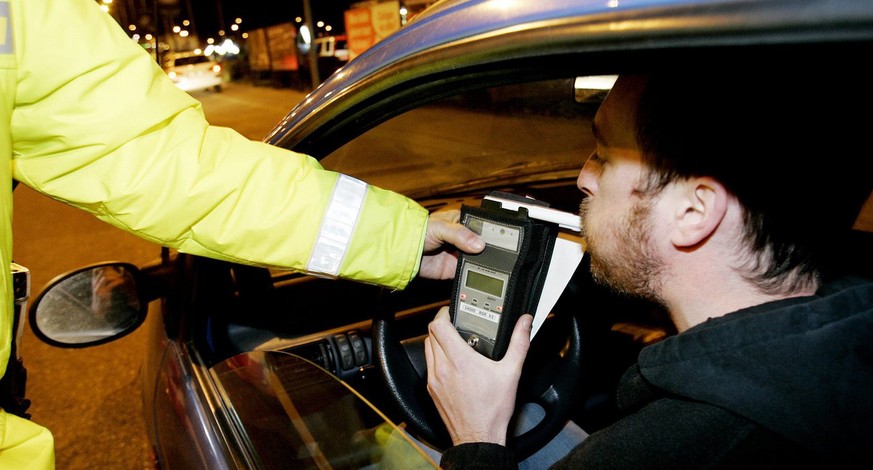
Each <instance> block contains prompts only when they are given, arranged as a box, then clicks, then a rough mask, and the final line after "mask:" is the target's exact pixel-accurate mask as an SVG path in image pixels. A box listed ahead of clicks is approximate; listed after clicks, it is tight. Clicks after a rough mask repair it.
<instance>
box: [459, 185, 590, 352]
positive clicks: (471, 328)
mask: <svg viewBox="0 0 873 470" xmlns="http://www.w3.org/2000/svg"><path fill="white" fill-rule="evenodd" d="M461 223H463V224H464V225H465V226H466V227H468V228H469V229H470V230H472V231H473V232H475V233H477V234H478V235H479V236H480V237H481V238H482V239H483V240H484V241H485V249H484V250H482V252H480V253H477V254H467V253H461V254H460V255H459V257H458V268H457V271H456V273H455V281H454V287H453V289H452V300H451V303H450V304H449V313H450V316H451V319H452V323H453V324H454V325H455V328H457V330H458V332H459V333H460V334H461V336H462V337H463V338H464V340H465V341H467V344H469V345H470V346H471V347H473V348H474V349H476V350H477V351H479V352H480V353H482V354H483V355H485V356H487V357H490V358H492V359H496V360H499V359H501V358H502V357H503V355H504V354H505V353H506V349H507V347H508V345H509V339H510V337H511V335H512V330H513V328H514V327H515V324H516V322H517V321H518V318H519V317H520V316H521V315H523V314H525V313H530V314H534V312H535V310H536V307H537V304H538V301H539V298H540V293H541V292H542V289H543V286H544V283H545V281H546V277H547V272H548V269H549V264H550V261H551V258H552V251H553V249H554V246H555V240H556V239H557V236H558V231H559V228H561V227H564V228H568V227H569V228H573V229H574V230H578V225H579V219H578V216H577V215H575V214H570V213H567V212H561V211H557V210H554V209H550V208H549V207H548V204H546V203H543V202H541V201H537V200H535V199H531V198H527V197H523V196H518V195H514V194H509V193H502V192H494V193H491V194H489V195H488V196H486V197H485V199H484V200H483V201H482V204H481V205H480V207H472V206H467V205H464V206H463V207H462V208H461Z"/></svg>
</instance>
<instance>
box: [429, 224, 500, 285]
mask: <svg viewBox="0 0 873 470" xmlns="http://www.w3.org/2000/svg"><path fill="white" fill-rule="evenodd" d="M460 219H461V211H459V210H447V211H440V212H434V213H432V214H431V215H430V217H429V218H428V220H427V234H426V235H425V239H424V250H423V251H424V254H423V256H422V257H421V267H420V268H419V271H418V275H419V276H421V277H426V278H429V279H451V278H453V277H454V276H455V269H456V268H457V266H458V257H457V256H456V255H455V254H454V253H451V252H450V251H448V250H446V247H445V246H444V245H446V244H447V243H448V244H450V245H454V246H455V247H457V248H458V249H460V250H461V251H464V252H466V253H479V252H480V251H482V250H483V249H484V248H485V242H484V241H482V239H481V238H479V236H478V235H476V234H475V233H474V232H473V231H471V230H470V229H468V228H467V227H464V226H463V225H462V224H461V223H459V222H458V221H459V220H460Z"/></svg>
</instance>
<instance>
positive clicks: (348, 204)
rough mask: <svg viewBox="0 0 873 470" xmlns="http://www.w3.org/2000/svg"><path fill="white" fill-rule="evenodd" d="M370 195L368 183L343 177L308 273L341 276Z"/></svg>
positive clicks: (334, 194)
mask: <svg viewBox="0 0 873 470" xmlns="http://www.w3.org/2000/svg"><path fill="white" fill-rule="evenodd" d="M366 194H367V183H364V182H363V181H361V180H358V179H355V178H352V177H351V176H347V175H340V176H339V178H338V179H337V182H336V186H334V188H333V194H332V195H331V197H330V204H328V206H327V211H325V214H324V220H322V221H321V230H320V231H319V233H318V238H317V239H316V240H315V246H314V247H313V248H312V255H311V256H310V257H309V264H307V266H306V270H307V271H309V272H310V273H312V274H324V275H327V276H333V277H336V276H337V275H338V274H339V269H340V265H341V264H342V261H343V258H344V257H345V255H346V251H347V250H348V249H349V243H350V242H351V240H352V233H354V231H355V224H356V223H357V221H358V215H359V214H360V213H361V208H362V207H363V206H364V196H365V195H366Z"/></svg>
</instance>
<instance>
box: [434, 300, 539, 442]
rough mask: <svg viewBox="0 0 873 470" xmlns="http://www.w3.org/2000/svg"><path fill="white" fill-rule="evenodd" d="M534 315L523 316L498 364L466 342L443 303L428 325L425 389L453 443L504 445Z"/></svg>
mask: <svg viewBox="0 0 873 470" xmlns="http://www.w3.org/2000/svg"><path fill="white" fill-rule="evenodd" d="M532 322H533V317H532V316H530V315H522V316H521V318H520V319H519V320H518V323H516V325H515V329H514V330H513V332H512V339H511V340H510V342H509V349H508V350H507V351H506V355H505V356H503V359H501V360H500V361H499V362H495V361H492V360H491V359H489V358H487V357H485V356H483V355H481V354H479V353H478V352H476V350H474V349H473V348H471V347H470V346H468V345H467V343H466V342H465V341H464V340H463V338H461V335H459V334H458V331H457V330H456V329H455V326H454V325H452V322H451V321H450V319H449V309H448V307H443V308H442V309H440V311H439V313H438V314H437V316H436V318H434V320H433V321H432V322H431V323H430V325H429V327H428V331H429V332H430V335H429V336H428V337H427V338H426V339H425V341H424V353H425V358H426V359H427V391H428V393H430V396H431V398H433V401H434V403H435V404H436V407H437V410H439V412H440V416H441V417H442V419H443V422H444V423H446V427H447V428H448V430H449V435H450V436H451V437H452V443H453V444H455V445H458V444H464V443H468V442H490V443H494V444H500V445H506V432H507V428H508V426H509V420H510V418H512V412H513V410H514V408H515V395H516V392H517V390H518V380H519V377H520V376H521V368H522V365H523V364H524V358H525V356H527V351H528V348H529V347H530V329H531V323H532Z"/></svg>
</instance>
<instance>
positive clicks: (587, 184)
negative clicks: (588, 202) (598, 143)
mask: <svg viewBox="0 0 873 470" xmlns="http://www.w3.org/2000/svg"><path fill="white" fill-rule="evenodd" d="M593 166H594V163H592V162H591V157H588V160H586V161H585V164H584V165H582V169H581V170H580V171H579V177H578V178H576V187H577V188H579V190H580V191H582V192H583V193H585V194H587V195H589V196H593V195H594V192H595V191H596V190H597V180H596V178H595V177H594V175H595V172H594V171H593V169H592V167H593Z"/></svg>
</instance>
